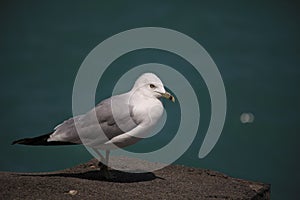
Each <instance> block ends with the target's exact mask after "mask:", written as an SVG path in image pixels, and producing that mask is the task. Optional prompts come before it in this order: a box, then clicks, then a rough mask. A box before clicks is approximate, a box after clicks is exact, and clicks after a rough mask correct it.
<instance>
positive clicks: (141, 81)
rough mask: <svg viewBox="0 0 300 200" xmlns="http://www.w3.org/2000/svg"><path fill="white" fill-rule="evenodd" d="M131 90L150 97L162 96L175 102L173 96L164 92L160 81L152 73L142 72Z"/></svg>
mask: <svg viewBox="0 0 300 200" xmlns="http://www.w3.org/2000/svg"><path fill="white" fill-rule="evenodd" d="M132 91H135V92H139V93H140V94H141V95H144V96H146V97H150V98H160V97H164V98H166V99H169V100H171V101H173V102H175V98H174V97H173V96H172V95H171V94H170V93H168V92H166V90H165V88H164V85H163V83H162V81H161V80H160V79H159V78H158V77H157V76H156V75H155V74H153V73H144V74H142V75H141V76H140V77H139V78H138V79H137V80H136V81H135V84H134V86H133V88H132Z"/></svg>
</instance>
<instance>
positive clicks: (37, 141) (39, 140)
mask: <svg viewBox="0 0 300 200" xmlns="http://www.w3.org/2000/svg"><path fill="white" fill-rule="evenodd" d="M51 134H52V133H48V134H45V135H41V136H38V137H34V138H23V139H20V140H15V141H13V142H12V143H11V145H14V144H22V145H32V146H56V145H75V144H76V143H72V142H63V141H51V142H48V141H47V140H48V138H49V136H50V135H51Z"/></svg>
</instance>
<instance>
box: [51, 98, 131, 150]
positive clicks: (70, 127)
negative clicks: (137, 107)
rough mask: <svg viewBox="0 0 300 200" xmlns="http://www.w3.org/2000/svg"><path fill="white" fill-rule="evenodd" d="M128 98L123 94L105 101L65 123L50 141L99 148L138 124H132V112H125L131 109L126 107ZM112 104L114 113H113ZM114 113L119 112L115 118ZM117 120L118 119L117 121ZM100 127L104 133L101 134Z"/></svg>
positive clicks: (57, 128)
mask: <svg viewBox="0 0 300 200" xmlns="http://www.w3.org/2000/svg"><path fill="white" fill-rule="evenodd" d="M127 98H128V97H127V95H126V94H123V95H118V96H114V97H112V98H109V99H106V100H103V101H102V102H100V103H99V104H98V105H97V106H96V107H95V108H94V109H93V110H91V111H89V112H88V113H86V114H85V115H79V116H76V117H73V118H70V119H68V120H66V121H64V122H63V123H61V124H60V125H58V126H57V127H55V128H54V130H55V131H54V133H53V134H52V135H51V136H50V138H49V139H48V141H67V142H73V143H78V144H80V143H84V144H86V145H88V146H97V145H100V144H104V143H105V142H107V141H108V140H110V139H112V138H114V137H116V136H118V135H121V134H123V133H124V132H126V131H128V130H130V129H132V128H135V127H136V125H137V124H135V123H134V124H133V123H132V120H131V116H130V113H131V110H129V113H128V111H126V110H125V109H128V108H129V107H128V105H125V104H126V102H127V101H126V99H127ZM112 102H113V105H114V111H112ZM130 109H131V108H130ZM94 111H95V112H96V116H97V120H95V119H94V118H93V117H92V116H94V115H93V112H94ZM113 112H114V114H115V113H116V112H117V115H116V114H115V117H114V115H113ZM115 118H117V120H116V119H115ZM116 121H117V122H118V123H117V122H116ZM75 123H76V127H77V128H79V130H80V136H79V135H78V132H77V129H76V127H75ZM120 124H121V125H124V127H126V128H125V129H124V128H123V127H121V128H120V127H119V126H118V125H120ZM99 125H100V126H101V128H102V130H103V133H100V131H99Z"/></svg>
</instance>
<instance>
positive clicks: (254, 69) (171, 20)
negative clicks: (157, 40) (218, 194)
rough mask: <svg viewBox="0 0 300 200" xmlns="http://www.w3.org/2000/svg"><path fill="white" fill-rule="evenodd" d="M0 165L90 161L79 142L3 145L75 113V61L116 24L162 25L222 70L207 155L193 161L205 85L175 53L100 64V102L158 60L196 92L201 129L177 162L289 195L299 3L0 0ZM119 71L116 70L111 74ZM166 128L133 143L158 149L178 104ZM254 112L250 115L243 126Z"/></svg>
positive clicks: (37, 166)
mask: <svg viewBox="0 0 300 200" xmlns="http://www.w3.org/2000/svg"><path fill="white" fill-rule="evenodd" d="M0 9H1V10H0V20H1V32H0V66H1V75H0V76H1V79H0V81H1V84H0V87H1V94H0V96H1V100H0V102H1V105H2V108H1V119H0V123H1V132H0V156H1V161H0V170H1V171H3V170H6V171H50V170H57V169H62V168H65V167H70V166H73V165H75V164H78V163H81V162H84V161H87V160H89V159H90V158H91V155H90V154H89V153H88V152H87V151H86V150H85V148H84V147H80V146H78V147H22V146H11V145H10V143H11V141H13V140H15V139H18V138H22V137H27V136H37V135H39V134H42V133H47V132H50V131H51V130H52V128H53V127H54V126H55V125H57V124H58V123H60V122H61V121H63V120H64V119H66V118H68V117H70V116H71V113H72V112H71V105H72V102H71V97H72V87H73V82H74V79H75V76H76V73H77V70H78V69H79V67H80V64H81V63H82V61H83V59H84V58H85V57H86V55H87V54H88V53H89V52H90V51H91V50H92V49H93V48H94V47H95V46H96V45H97V44H99V43H100V42H101V41H103V40H105V39H106V38H108V37H110V36H112V35H114V34H116V33H119V32H121V31H124V30H127V29H131V28H136V27H144V26H156V27H165V28H170V29H174V30H177V31H180V32H182V33H185V34H187V35H189V36H190V37H192V38H194V39H195V40H197V41H198V42H199V43H200V44H202V45H203V47H204V48H205V49H206V50H207V51H208V52H209V54H210V55H211V57H212V58H213V59H214V61H215V62H216V64H217V66H218V68H219V70H220V73H221V74H222V77H223V80H224V84H225V87H226V92H227V98H228V99H227V100H228V112H227V118H226V123H225V127H224V130H223V133H222V135H221V137H220V140H219V141H218V143H217V145H216V146H215V148H214V149H213V151H212V152H211V153H210V154H209V155H208V156H207V157H206V158H204V159H201V160H200V159H199V158H198V157H197V155H198V151H199V147H200V145H201V143H202V141H203V137H204V134H205V131H206V129H207V127H208V123H209V117H210V109H209V106H210V101H209V96H208V92H207V88H206V86H205V83H204V82H203V80H202V78H201V76H200V75H198V74H196V73H194V71H193V69H192V67H191V66H189V64H188V63H186V62H185V61H184V60H181V59H180V58H178V57H177V56H175V55H173V54H170V53H167V52H163V51H158V50H142V51H136V52H131V53H129V54H127V55H124V56H122V57H120V58H119V59H118V60H116V61H115V62H114V63H113V64H112V65H111V67H110V68H109V69H108V70H107V71H106V76H105V77H104V78H103V80H102V81H103V83H105V84H104V85H103V86H101V87H99V88H98V93H97V101H100V100H101V99H104V98H106V97H108V96H110V93H111V89H112V85H113V83H114V82H115V81H116V80H117V79H118V77H120V75H121V73H122V72H126V70H129V69H131V68H132V67H133V66H136V65H139V64H143V63H148V62H158V63H163V64H167V65H169V66H172V67H174V68H175V69H177V70H178V71H180V72H181V73H182V74H183V75H185V76H186V77H187V78H188V79H189V80H190V82H191V84H192V85H193V87H194V89H195V91H196V92H197V96H198V98H199V100H200V108H201V123H200V129H199V132H198V135H197V138H196V139H195V141H194V143H193V144H192V146H191V147H190V148H189V150H188V151H187V152H186V153H185V154H184V155H183V156H182V157H181V158H180V159H179V160H178V161H176V163H178V164H184V165H189V166H195V167H202V168H210V169H213V170H218V171H221V172H224V173H226V174H229V175H231V176H234V177H238V178H245V179H250V180H254V181H261V182H266V183H270V184H271V185H272V199H296V198H297V196H298V191H297V189H298V184H299V181H300V173H299V168H300V163H299V160H298V159H299V139H300V136H299V134H298V133H299V125H298V124H299V116H298V115H299V114H298V113H299V102H300V94H299V75H300V68H299V64H300V61H299V51H300V48H299V43H300V41H299V35H300V29H299V15H298V13H297V11H298V10H299V5H298V4H296V3H295V2H293V1H285V2H281V1H264V2H261V1H251V2H246V1H224V2H223V1H217V2H215V1H214V2H211V3H208V2H205V3H201V2H198V1H194V2H192V1H191V2H190V3H186V2H183V1H165V2H160V1H151V2H141V1H131V2H130V3H129V2H117V1H113V2H109V1H106V2H100V1H82V2H80V3H79V2H73V1H57V2H54V1H51V2H33V1H27V2H26V3H16V2H10V1H6V2H3V1H2V2H1V6H0ZM117 70H118V71H117ZM164 103H165V105H166V109H167V110H168V112H170V113H171V115H168V116H172V117H170V118H168V122H167V124H166V127H165V128H164V131H163V132H162V133H161V134H159V135H158V136H155V137H153V138H151V139H149V140H145V141H142V142H141V143H140V144H137V145H136V146H134V147H132V149H131V150H134V151H148V150H152V149H155V148H159V147H161V146H163V145H164V144H166V143H167V142H168V141H170V140H171V139H172V137H173V135H172V133H174V132H176V130H177V127H176V126H173V125H174V124H176V123H174V121H175V122H177V121H178V112H179V110H178V105H171V104H169V103H167V102H164ZM243 112H252V113H254V115H255V121H254V123H251V124H242V123H241V122H240V115H241V113H243Z"/></svg>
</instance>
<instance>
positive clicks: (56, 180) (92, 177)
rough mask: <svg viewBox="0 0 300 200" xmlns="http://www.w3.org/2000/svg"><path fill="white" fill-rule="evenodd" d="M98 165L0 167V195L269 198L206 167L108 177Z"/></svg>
mask: <svg viewBox="0 0 300 200" xmlns="http://www.w3.org/2000/svg"><path fill="white" fill-rule="evenodd" d="M115 159H116V158H115ZM117 159H119V160H120V162H121V161H122V159H121V158H117ZM145 163H146V162H145ZM98 170H99V169H98V168H97V161H96V160H91V161H89V162H87V163H85V164H81V165H78V166H75V167H73V168H70V169H65V170H62V171H57V172H50V173H14V172H0V199H211V200H216V199H251V200H261V199H270V185H268V184H263V183H257V182H251V181H246V180H241V179H236V178H231V177H228V176H226V175H224V174H222V173H219V172H215V171H211V170H207V169H198V168H191V167H184V166H179V165H172V166H168V167H165V168H163V169H161V170H158V171H155V172H154V173H139V174H134V173H125V172H121V171H117V170H111V174H112V176H113V178H112V179H111V180H109V181H107V180H104V179H103V178H101V177H100V176H99V173H98Z"/></svg>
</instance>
